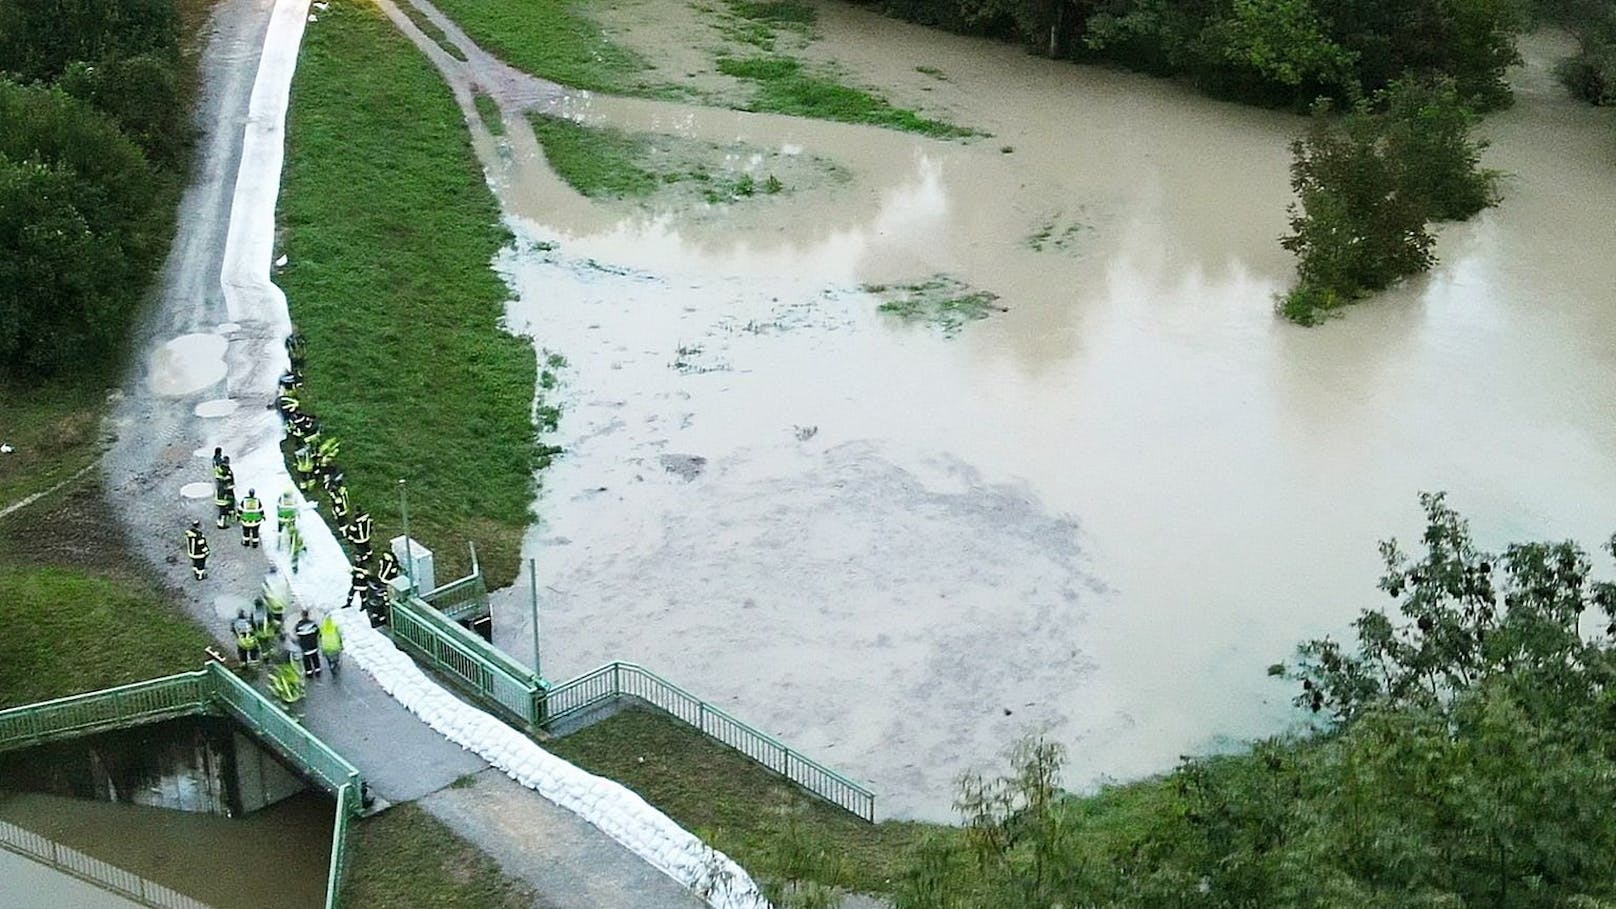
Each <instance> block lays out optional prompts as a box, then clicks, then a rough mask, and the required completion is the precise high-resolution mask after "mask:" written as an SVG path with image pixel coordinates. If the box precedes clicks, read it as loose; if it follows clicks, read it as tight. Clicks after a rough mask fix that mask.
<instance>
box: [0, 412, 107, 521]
mask: <svg viewBox="0 0 1616 909" xmlns="http://www.w3.org/2000/svg"><path fill="white" fill-rule="evenodd" d="M105 400H106V391H105V389H103V388H102V387H100V385H99V384H97V383H94V382H53V383H50V384H46V385H41V386H32V387H22V386H20V385H18V386H10V385H5V384H0V443H3V444H5V445H9V446H11V448H12V449H13V451H12V452H11V453H10V454H3V455H0V509H3V508H5V507H6V506H7V505H10V504H12V503H14V502H18V501H21V500H22V499H25V498H27V497H28V496H30V495H32V494H34V493H36V492H41V491H43V490H46V489H49V488H50V487H51V486H53V485H55V484H57V483H59V482H61V481H63V480H65V479H67V478H68V477H70V476H72V475H73V474H74V473H76V472H77V471H78V470H79V469H80V468H82V467H84V466H85V465H86V464H89V463H90V462H91V461H94V460H95V459H96V458H97V457H99V456H100V454H101V410H102V408H103V406H104V404H105Z"/></svg>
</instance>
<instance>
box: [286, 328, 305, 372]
mask: <svg viewBox="0 0 1616 909" xmlns="http://www.w3.org/2000/svg"><path fill="white" fill-rule="evenodd" d="M286 359H287V362H289V363H290V364H291V366H292V371H293V372H302V371H303V335H302V334H300V333H299V332H298V330H297V326H296V325H293V326H292V333H291V334H289V335H287V336H286Z"/></svg>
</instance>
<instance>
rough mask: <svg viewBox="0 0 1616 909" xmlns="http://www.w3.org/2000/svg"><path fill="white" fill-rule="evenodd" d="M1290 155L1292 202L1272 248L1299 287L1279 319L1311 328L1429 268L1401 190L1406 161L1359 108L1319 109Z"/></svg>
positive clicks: (1414, 214) (1409, 200) (1419, 220)
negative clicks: (1292, 261)
mask: <svg viewBox="0 0 1616 909" xmlns="http://www.w3.org/2000/svg"><path fill="white" fill-rule="evenodd" d="M1291 155H1292V158H1293V160H1292V162H1291V188H1292V189H1294V190H1295V191H1296V196H1297V200H1298V201H1297V203H1296V204H1293V205H1292V206H1291V212H1290V223H1291V233H1290V235H1288V236H1286V237H1284V238H1283V239H1282V240H1281V241H1280V244H1281V245H1282V246H1284V247H1285V248H1286V249H1288V250H1290V251H1291V252H1293V253H1295V254H1296V256H1297V259H1298V262H1297V268H1296V270H1297V274H1298V276H1299V277H1300V278H1301V281H1300V283H1299V284H1298V286H1297V288H1296V289H1295V290H1293V291H1291V293H1290V294H1289V295H1288V296H1287V297H1286V298H1285V301H1284V303H1283V304H1282V309H1283V311H1284V313H1285V315H1286V316H1288V317H1289V318H1291V319H1292V320H1294V321H1297V322H1301V323H1304V324H1312V323H1314V322H1316V321H1318V320H1319V319H1321V318H1322V317H1323V314H1324V313H1326V312H1327V311H1329V310H1332V309H1335V308H1337V307H1340V306H1343V305H1345V304H1347V303H1350V302H1352V301H1353V300H1356V299H1358V298H1360V297H1362V296H1364V295H1365V294H1368V293H1370V292H1373V291H1377V290H1381V289H1383V288H1385V287H1387V286H1389V285H1391V283H1392V282H1394V281H1396V280H1398V279H1399V278H1402V277H1404V276H1406V275H1411V274H1414V273H1416V272H1420V271H1424V270H1425V269H1427V268H1429V267H1430V266H1431V262H1432V255H1431V246H1432V244H1433V243H1434V242H1435V238H1433V237H1432V236H1431V234H1430V232H1428V231H1427V230H1426V229H1425V220H1426V218H1425V215H1426V212H1425V203H1424V201H1423V200H1422V199H1421V198H1419V197H1418V196H1416V195H1414V194H1412V193H1410V192H1409V191H1408V185H1407V180H1406V179H1405V178H1404V173H1403V172H1404V169H1405V165H1406V162H1404V161H1403V160H1401V159H1400V158H1398V157H1397V156H1396V155H1395V154H1393V148H1392V147H1391V146H1390V144H1389V143H1388V142H1387V137H1386V132H1385V123H1384V121H1383V120H1382V119H1381V118H1380V117H1379V116H1377V115H1376V114H1374V113H1373V112H1372V111H1370V109H1369V105H1368V104H1367V103H1365V102H1360V103H1358V104H1357V105H1355V106H1353V107H1352V108H1351V109H1350V110H1348V111H1346V112H1345V113H1343V114H1340V115H1334V114H1332V113H1331V111H1330V109H1329V106H1328V105H1325V104H1321V105H1320V106H1319V107H1318V108H1317V109H1316V110H1315V111H1314V115H1313V126H1312V128H1311V129H1310V130H1309V131H1308V134H1307V135H1306V136H1304V137H1303V138H1301V139H1297V140H1296V141H1294V142H1292V143H1291Z"/></svg>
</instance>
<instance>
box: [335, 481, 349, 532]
mask: <svg viewBox="0 0 1616 909" xmlns="http://www.w3.org/2000/svg"><path fill="white" fill-rule="evenodd" d="M352 513H353V506H351V505H349V504H348V487H346V486H343V485H340V484H338V485H334V486H332V487H331V516H332V517H333V518H336V519H337V526H339V527H343V526H346V525H347V523H348V515H350V514H352Z"/></svg>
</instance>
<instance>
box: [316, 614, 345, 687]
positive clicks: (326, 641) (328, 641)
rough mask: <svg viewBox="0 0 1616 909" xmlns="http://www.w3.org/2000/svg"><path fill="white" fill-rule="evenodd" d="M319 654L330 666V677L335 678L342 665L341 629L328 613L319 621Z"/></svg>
mask: <svg viewBox="0 0 1616 909" xmlns="http://www.w3.org/2000/svg"><path fill="white" fill-rule="evenodd" d="M320 654H321V655H322V656H324V657H325V661H326V663H327V664H328V665H330V667H331V677H332V678H336V677H337V672H338V667H339V666H341V665H342V629H340V628H338V627H337V620H336V619H333V618H332V617H331V616H329V615H328V616H326V617H325V618H324V619H322V620H321V621H320Z"/></svg>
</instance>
